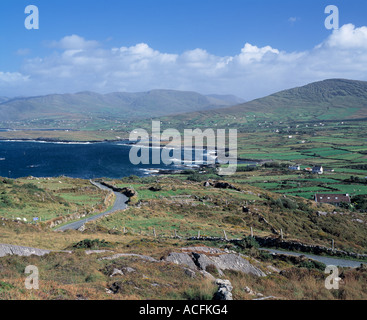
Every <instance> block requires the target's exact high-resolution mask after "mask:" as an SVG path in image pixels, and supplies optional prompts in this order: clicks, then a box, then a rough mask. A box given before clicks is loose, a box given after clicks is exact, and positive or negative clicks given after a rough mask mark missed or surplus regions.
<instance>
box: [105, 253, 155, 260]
mask: <svg viewBox="0 0 367 320" xmlns="http://www.w3.org/2000/svg"><path fill="white" fill-rule="evenodd" d="M121 257H132V258H136V259H140V260H145V261H150V262H158V260H156V259H154V258H152V257H149V256H144V255H141V254H135V253H117V254H114V255H113V256H110V257H104V258H101V259H100V260H115V259H118V258H121Z"/></svg>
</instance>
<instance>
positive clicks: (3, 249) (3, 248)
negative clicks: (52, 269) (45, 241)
mask: <svg viewBox="0 0 367 320" xmlns="http://www.w3.org/2000/svg"><path fill="white" fill-rule="evenodd" d="M50 252H51V251H50V250H42V249H37V248H29V247H22V246H14V245H11V244H0V257H5V256H7V255H15V256H22V257H25V256H31V255H36V256H44V255H46V254H49V253H50Z"/></svg>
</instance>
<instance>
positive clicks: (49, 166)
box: [0, 141, 185, 179]
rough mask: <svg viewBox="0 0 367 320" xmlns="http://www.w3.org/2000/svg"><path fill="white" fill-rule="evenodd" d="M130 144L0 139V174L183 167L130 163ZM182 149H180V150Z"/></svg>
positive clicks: (87, 175)
mask: <svg viewBox="0 0 367 320" xmlns="http://www.w3.org/2000/svg"><path fill="white" fill-rule="evenodd" d="M130 148H131V145H128V144H126V143H122V142H101V143H67V142H65V143H60V142H59V143H56V142H35V141H0V176H1V177H8V178H20V177H28V176H34V177H58V176H67V177H72V178H82V179H94V178H102V177H104V178H122V177H125V176H130V175H137V176H144V175H147V174H152V173H156V172H157V170H158V169H165V170H168V169H169V170H177V169H183V168H185V167H183V166H182V165H169V166H167V165H165V164H160V165H137V166H135V165H133V164H131V162H130V160H129V152H130ZM182 153H183V152H182Z"/></svg>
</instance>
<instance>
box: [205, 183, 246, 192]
mask: <svg viewBox="0 0 367 320" xmlns="http://www.w3.org/2000/svg"><path fill="white" fill-rule="evenodd" d="M210 186H211V187H214V188H218V189H231V190H236V191H241V189H240V188H237V187H235V186H233V185H232V184H230V183H228V182H222V181H206V182H204V187H210Z"/></svg>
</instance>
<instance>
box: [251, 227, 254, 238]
mask: <svg viewBox="0 0 367 320" xmlns="http://www.w3.org/2000/svg"><path fill="white" fill-rule="evenodd" d="M253 237H254V230H253V229H252V227H251V238H253Z"/></svg>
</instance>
